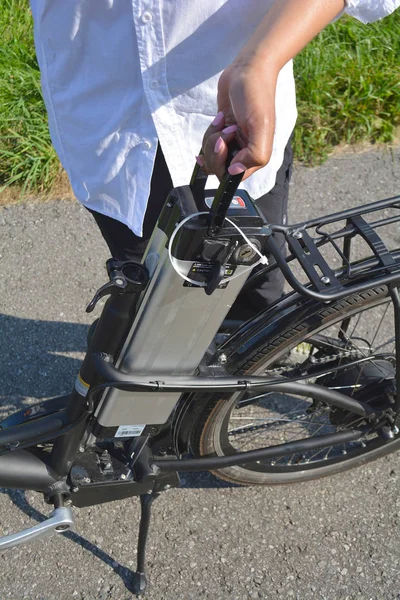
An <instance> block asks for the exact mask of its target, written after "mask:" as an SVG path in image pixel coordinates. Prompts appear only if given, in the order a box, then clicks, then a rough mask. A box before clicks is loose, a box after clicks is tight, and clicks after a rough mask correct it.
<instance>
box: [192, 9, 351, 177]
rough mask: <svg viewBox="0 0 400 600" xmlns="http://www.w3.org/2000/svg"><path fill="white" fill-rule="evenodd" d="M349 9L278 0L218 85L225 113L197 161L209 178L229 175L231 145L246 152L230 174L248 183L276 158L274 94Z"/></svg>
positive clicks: (238, 157)
mask: <svg viewBox="0 0 400 600" xmlns="http://www.w3.org/2000/svg"><path fill="white" fill-rule="evenodd" d="M344 7H345V0H301V1H300V0H275V4H274V5H273V6H272V7H271V8H270V10H269V11H268V12H267V14H266V15H265V17H264V19H263V20H262V21H261V23H260V25H259V26H258V27H257V29H256V30H255V32H254V34H253V35H252V37H251V38H250V40H249V41H248V42H247V44H246V45H245V46H244V47H243V49H242V50H241V52H240V54H239V56H238V57H237V58H236V59H235V60H234V61H233V63H232V64H231V65H230V66H229V67H227V69H225V71H224V72H223V73H222V75H221V77H220V80H219V83H218V110H219V111H220V112H219V113H218V115H217V116H216V118H215V119H214V121H213V123H212V125H211V126H210V127H209V128H208V129H207V131H206V133H205V135H204V139H203V152H204V156H200V157H198V162H199V163H200V164H202V166H203V169H204V171H205V172H207V173H215V174H216V175H217V176H218V177H219V178H220V179H221V178H222V176H223V174H224V173H225V163H226V160H227V143H229V142H230V141H232V140H233V139H234V138H236V140H237V141H238V142H239V145H240V146H241V148H242V149H241V150H240V151H239V152H238V154H236V156H235V157H234V158H233V160H232V162H231V164H230V166H229V168H228V171H229V172H230V173H231V174H232V175H235V174H238V173H243V172H245V175H244V177H243V179H246V178H247V177H249V176H250V175H251V174H252V173H254V172H255V171H257V170H258V169H261V168H262V167H264V166H265V165H266V164H267V163H268V161H269V159H270V158H271V152H272V144H273V138H274V132H275V93H276V83H277V79H278V74H279V72H280V70H281V69H282V67H283V66H284V65H285V64H286V63H287V62H288V61H289V60H290V59H292V58H294V57H295V56H296V54H297V53H298V52H300V50H301V49H302V48H304V46H306V45H307V44H308V42H310V41H311V40H312V39H313V37H315V36H316V35H317V33H319V32H320V31H321V30H322V29H323V28H324V27H326V25H328V23H330V22H331V21H332V19H334V18H335V17H336V16H337V15H338V14H340V12H341V11H342V10H343V9H344Z"/></svg>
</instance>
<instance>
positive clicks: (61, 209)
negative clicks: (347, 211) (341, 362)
mask: <svg viewBox="0 0 400 600" xmlns="http://www.w3.org/2000/svg"><path fill="white" fill-rule="evenodd" d="M399 175H400V149H399V148H397V149H393V150H385V151H383V150H381V149H377V150H373V151H370V152H366V153H363V154H354V153H351V152H349V153H346V154H342V155H340V156H337V157H335V158H331V159H330V160H329V161H328V162H327V163H326V164H324V165H323V166H321V167H317V168H313V169H306V168H303V167H296V168H295V172H294V177H293V182H292V184H291V211H290V220H291V221H292V222H293V221H296V220H302V219H304V218H307V217H309V216H316V215H318V214H322V213H324V212H328V211H329V212H332V211H336V210H340V209H343V208H346V207H350V206H355V205H357V204H363V203H366V202H371V201H374V200H378V199H382V198H385V197H390V196H395V195H399V194H400V177H399ZM392 237H393V239H394V241H397V242H400V232H399V230H398V228H397V229H395V230H394V231H393V233H392ZM399 245H400V244H399ZM106 258H107V249H106V246H105V244H104V242H103V241H102V239H101V236H100V234H99V233H98V231H97V229H96V226H95V224H94V222H93V221H92V217H91V216H90V215H89V214H88V213H87V212H86V211H85V209H84V208H82V207H81V206H80V205H78V204H77V203H74V202H71V201H58V200H57V199H55V200H54V201H52V202H48V203H41V204H40V203H35V202H28V203H26V204H20V205H12V206H8V207H2V208H0V268H1V277H0V335H1V337H0V339H1V349H0V382H1V385H0V405H1V406H0V416H1V417H3V416H5V415H7V414H9V413H10V412H12V411H13V410H14V409H15V407H21V406H28V405H30V404H32V403H34V402H36V401H37V400H38V399H39V398H43V397H50V396H52V395H56V394H59V393H62V392H68V391H69V390H70V388H71V386H72V384H73V381H74V378H75V375H76V372H77V370H78V368H79V361H80V359H81V358H82V356H83V352H84V348H85V337H86V332H87V327H88V325H89V323H90V322H91V321H92V319H93V318H94V317H90V316H88V315H87V314H86V313H85V306H86V304H87V302H88V300H89V299H90V298H91V297H92V295H93V294H94V292H95V290H96V289H97V288H98V287H99V286H100V285H101V284H102V283H104V281H105V270H104V262H105V260H106ZM98 312H99V311H97V313H98ZM399 459H400V452H395V453H393V454H392V455H390V456H387V457H385V458H382V459H379V460H378V461H376V462H373V463H371V464H368V465H366V466H364V467H360V468H358V469H356V470H353V471H349V472H346V473H344V474H341V475H336V476H334V477H331V478H327V479H322V480H319V481H315V482H309V483H304V484H297V485H294V486H283V487H268V488H255V487H249V488H238V487H230V486H229V485H227V484H225V483H223V482H219V481H218V480H216V479H214V478H213V477H212V476H209V475H190V476H186V477H185V479H184V480H183V487H182V488H181V489H177V490H170V491H168V492H167V493H165V494H162V495H161V496H160V498H159V499H158V500H157V501H156V503H155V504H154V515H153V520H152V526H151V534H150V541H149V546H148V552H147V561H148V576H149V581H150V585H149V589H148V592H147V593H146V594H145V595H144V596H143V598H145V599H148V600H180V599H182V600H197V599H199V600H200V599H201V600H203V599H204V600H228V599H229V600H245V599H251V598H256V599H258V598H262V599H271V600H275V599H278V598H279V599H281V598H282V599H299V600H311V599H317V600H395V599H397V600H398V599H400V581H399V559H400V539H399V521H400V497H399V489H400V462H399ZM48 512H49V510H48V506H46V505H45V504H44V503H43V502H42V500H41V498H40V496H39V495H38V494H35V493H33V492H29V493H22V492H20V491H15V490H14V491H12V490H4V489H1V490H0V531H3V532H7V533H8V532H12V531H17V530H20V529H22V528H23V527H27V526H30V525H32V524H35V523H37V522H38V521H40V520H41V519H43V517H44V515H46V514H48ZM74 513H75V518H76V526H75V529H74V531H73V532H67V533H65V534H61V535H57V536H53V537H50V538H48V539H45V540H41V541H38V542H36V543H33V544H31V545H27V546H22V547H19V548H14V549H11V550H8V551H5V552H2V553H0V599H1V600H3V599H4V600H5V599H6V598H11V599H12V600H20V599H29V600H71V599H75V598H76V599H77V600H108V599H112V600H128V599H129V598H131V597H132V596H131V593H130V591H129V585H130V577H131V569H133V568H134V566H135V553H136V535H137V530H138V517H139V509H138V500H137V499H135V498H133V499H128V500H124V501H119V502H114V503H110V504H104V505H98V506H95V507H91V508H83V509H75V510H74Z"/></svg>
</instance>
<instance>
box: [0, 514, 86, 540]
mask: <svg viewBox="0 0 400 600" xmlns="http://www.w3.org/2000/svg"><path fill="white" fill-rule="evenodd" d="M73 524H74V518H73V515H72V511H71V509H70V508H66V507H65V506H62V507H60V508H56V509H54V510H53V512H51V513H50V516H49V518H48V519H46V520H45V521H43V522H42V523H38V524H37V525H35V526H34V527H29V529H23V530H22V531H18V532H17V533H12V534H10V535H5V536H4V537H2V538H0V550H5V549H6V548H12V547H13V546H19V545H20V544H25V543H27V542H31V541H32V540H35V539H36V538H42V537H45V536H47V535H50V534H51V533H61V532H63V531H66V530H67V529H69V528H70V527H72V526H73Z"/></svg>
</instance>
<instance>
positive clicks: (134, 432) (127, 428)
mask: <svg viewBox="0 0 400 600" xmlns="http://www.w3.org/2000/svg"><path fill="white" fill-rule="evenodd" d="M145 427H146V425H120V426H119V427H118V429H117V431H116V433H115V436H114V437H136V436H138V435H140V434H141V433H142V432H143V429H144V428H145Z"/></svg>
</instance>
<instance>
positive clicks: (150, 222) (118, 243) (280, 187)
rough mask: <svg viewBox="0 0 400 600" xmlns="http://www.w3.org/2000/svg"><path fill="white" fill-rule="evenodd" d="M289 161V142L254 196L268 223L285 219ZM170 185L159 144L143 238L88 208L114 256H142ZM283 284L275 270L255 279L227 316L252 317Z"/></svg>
mask: <svg viewBox="0 0 400 600" xmlns="http://www.w3.org/2000/svg"><path fill="white" fill-rule="evenodd" d="M292 164H293V152H292V147H291V144H290V141H289V143H288V145H287V146H286V149H285V155H284V160H283V164H282V166H281V168H280V169H279V171H278V173H277V177H276V183H275V186H274V188H273V189H272V190H271V191H269V192H268V193H267V194H264V195H263V196H261V197H260V198H257V199H256V203H257V206H258V207H259V208H260V209H261V211H262V213H263V214H264V215H265V217H266V218H267V219H268V221H270V222H271V223H279V224H282V223H285V222H286V220H287V210H288V198H289V182H290V177H291V174H292ZM172 187H173V185H172V180H171V176H170V174H169V171H168V167H167V164H166V162H165V159H164V155H163V153H162V150H161V147H160V145H159V146H158V148H157V154H156V159H155V164H154V169H153V175H152V179H151V186H150V196H149V201H148V205H147V210H146V214H145V218H144V225H143V237H138V236H137V235H135V234H134V233H133V232H132V231H131V230H130V229H129V227H127V226H126V225H124V224H123V223H121V222H120V221H117V220H115V219H112V218H111V217H106V216H105V215H102V214H101V213H98V212H96V211H93V210H90V212H91V213H92V215H93V217H94V218H95V220H96V223H97V225H98V226H99V228H100V231H101V233H102V235H103V237H104V239H105V241H106V242H107V245H108V247H109V249H110V252H111V255H112V256H113V257H114V258H117V259H118V260H140V259H141V257H142V255H143V253H144V251H145V249H146V246H147V242H148V240H149V238H150V236H151V234H152V232H153V229H154V226H155V224H156V222H157V219H158V216H159V214H160V212H161V209H162V207H163V206H164V203H165V200H166V198H167V196H168V194H169V192H170V191H171V189H172ZM275 238H276V241H277V243H278V244H279V246H280V248H281V249H282V251H283V252H285V241H284V237H283V235H282V234H275ZM267 256H268V255H267ZM268 259H269V261H270V263H271V262H274V258H273V257H272V256H268ZM283 284H284V279H283V275H282V274H281V272H280V271H279V270H278V269H274V270H273V271H272V273H270V274H269V275H268V276H264V277H263V278H261V277H260V278H258V279H256V281H255V283H254V285H253V286H250V287H248V288H247V289H246V290H245V291H243V292H242V293H241V294H240V295H239V297H238V299H237V300H236V302H235V304H234V305H233V307H232V309H231V311H230V313H229V315H228V316H229V318H232V319H236V318H240V319H247V318H249V317H251V316H253V315H254V314H256V313H257V312H259V311H260V310H262V309H263V308H264V307H265V306H266V305H267V304H271V303H272V302H274V301H275V300H277V299H278V298H279V297H280V296H281V295H282V292H283Z"/></svg>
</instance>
